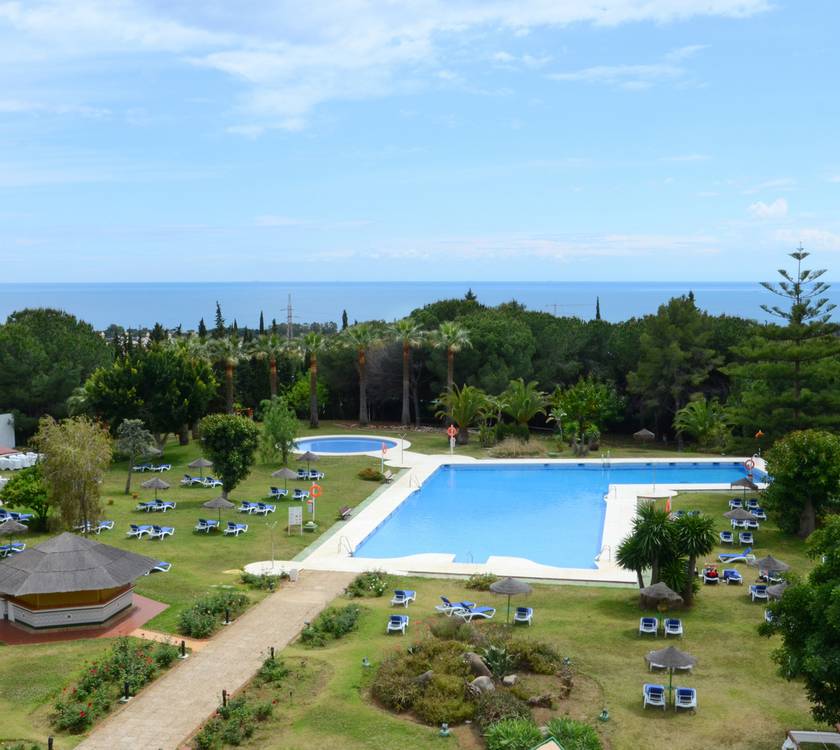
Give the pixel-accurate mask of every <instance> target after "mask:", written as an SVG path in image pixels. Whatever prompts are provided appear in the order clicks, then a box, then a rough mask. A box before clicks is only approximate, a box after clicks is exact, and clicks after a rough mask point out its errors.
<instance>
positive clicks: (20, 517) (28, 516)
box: [8, 510, 35, 523]
mask: <svg viewBox="0 0 840 750" xmlns="http://www.w3.org/2000/svg"><path fill="white" fill-rule="evenodd" d="M8 515H9V518H11V519H12V520H13V521H17V522H18V523H29V522H30V521H31V520H32V519H33V518H35V515H34V514H33V513H18V512H17V511H14V510H10V511H8Z"/></svg>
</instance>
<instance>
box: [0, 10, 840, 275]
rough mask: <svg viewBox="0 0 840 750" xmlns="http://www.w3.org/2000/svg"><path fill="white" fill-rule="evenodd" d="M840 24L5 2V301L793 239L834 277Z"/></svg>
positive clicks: (760, 254)
mask: <svg viewBox="0 0 840 750" xmlns="http://www.w3.org/2000/svg"><path fill="white" fill-rule="evenodd" d="M303 6H305V7H303ZM838 23H840V5H838V4H837V3H836V2H835V1H834V0H813V1H809V2H802V1H801V0H800V1H798V2H795V1H794V0H518V1H517V2H498V1H495V0H448V1H447V0H415V1H412V0H404V2H399V3H395V2H377V1H375V0H369V1H368V2H364V1H363V0H350V1H345V2H330V1H329V0H327V1H325V2H318V1H317V0H313V2H309V3H306V4H303V3H300V2H282V1H281V2H269V1H267V0H237V2H232V1H228V2H224V1H223V0H215V1H211V0H203V1H202V2H193V0H20V1H18V2H14V1H9V0H0V258H2V263H0V265H2V270H0V280H2V281H41V280H47V281H132V280H137V281H141V280H195V281H205V280H206V281H216V280H218V281H223V280H252V279H259V280H280V281H283V280H307V279H319V280H321V279H323V280H343V279H348V280H350V279H353V280H389V279H407V280H412V279H418V280H435V279H451V280H462V279H463V280H506V279H517V280H554V279H556V280H562V281H569V280H585V279H598V280H618V281H622V280H634V279H640V280H753V279H761V278H769V277H771V276H772V275H773V272H772V269H774V268H776V267H777V266H778V265H780V264H781V263H782V262H783V253H784V252H789V251H790V250H791V249H793V247H794V246H795V245H797V244H798V243H799V241H800V240H801V241H802V242H803V243H804V244H805V245H806V247H807V248H808V249H810V250H811V251H812V252H813V253H814V255H815V260H816V262H817V264H818V265H820V266H826V267H828V268H829V269H830V271H831V272H830V274H829V276H831V277H833V278H837V277H838V276H840V273H838V270H840V262H839V261H840V211H838V208H840V141H838V138H837V133H838V132H840V128H838V124H840V123H839V122H838V120H840V118H839V117H838V115H840V97H838V96H837V75H838V71H840V51H838V46H837V43H836V30H837V28H838Z"/></svg>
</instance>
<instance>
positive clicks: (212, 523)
mask: <svg viewBox="0 0 840 750" xmlns="http://www.w3.org/2000/svg"><path fill="white" fill-rule="evenodd" d="M218 528H219V522H218V521H217V520H216V519H215V518H199V519H198V523H197V524H196V525H195V526H194V527H193V531H203V532H204V533H205V534H209V533H210V532H211V531H212V530H213V529H218Z"/></svg>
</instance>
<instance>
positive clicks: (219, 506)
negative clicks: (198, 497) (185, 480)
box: [201, 495, 236, 523]
mask: <svg viewBox="0 0 840 750" xmlns="http://www.w3.org/2000/svg"><path fill="white" fill-rule="evenodd" d="M201 507H202V508H210V509H215V510H218V511H219V523H221V522H222V510H230V509H231V508H235V507H236V504H235V503H232V502H231V501H230V500H228V499H227V498H224V497H222V496H221V495H219V497H214V498H213V499H212V500H208V501H207V502H206V503H202V504H201Z"/></svg>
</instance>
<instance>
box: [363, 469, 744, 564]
mask: <svg viewBox="0 0 840 750" xmlns="http://www.w3.org/2000/svg"><path fill="white" fill-rule="evenodd" d="M745 474H746V469H745V468H744V466H743V464H741V463H736V462H732V461H721V462H714V463H709V462H706V463H700V462H698V463H681V462H674V463H669V462H657V463H626V464H625V463H622V464H616V463H613V464H612V465H611V466H610V467H609V468H606V467H604V466H602V465H601V464H599V463H590V464H578V465H569V464H523V465H510V464H488V465H479V466H476V465H444V466H441V467H440V468H439V469H437V470H436V471H435V472H434V473H433V474H432V475H431V476H430V477H429V478H428V479H427V480H426V481H425V482H424V483H423V486H422V488H421V489H419V490H417V491H415V492H414V493H412V494H411V495H409V497H408V498H407V499H406V500H405V501H404V502H403V503H401V504H400V506H399V507H398V508H397V509H396V510H395V511H394V512H393V513H392V514H391V515H390V516H389V517H388V518H386V519H385V520H384V521H383V522H382V523H381V524H380V525H379V526H378V527H377V528H376V529H375V530H374V531H373V532H372V533H371V534H370V535H369V536H368V537H367V538H366V539H365V540H364V541H363V542H362V543H361V544H360V545H359V546H358V547H357V548H356V550H355V551H354V555H355V556H356V557H366V558H391V557H403V556H407V555H416V554H422V553H429V552H437V553H445V554H454V555H455V561H456V562H476V563H482V562H486V560H487V558H488V557H490V556H491V555H492V556H506V557H522V558H526V559H529V560H533V561H534V562H538V563H542V564H544V565H553V566H556V567H561V568H595V567H596V564H595V557H596V555H598V553H599V552H600V551H601V538H602V534H603V528H604V514H605V510H606V502H605V501H604V495H605V494H606V493H607V491H608V489H609V485H610V484H656V485H657V486H675V485H680V484H686V485H697V484H721V483H729V482H732V481H734V480H736V479H740V478H741V477H743V476H745Z"/></svg>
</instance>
